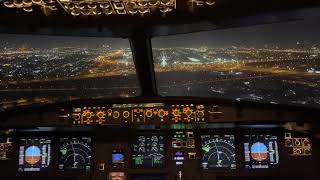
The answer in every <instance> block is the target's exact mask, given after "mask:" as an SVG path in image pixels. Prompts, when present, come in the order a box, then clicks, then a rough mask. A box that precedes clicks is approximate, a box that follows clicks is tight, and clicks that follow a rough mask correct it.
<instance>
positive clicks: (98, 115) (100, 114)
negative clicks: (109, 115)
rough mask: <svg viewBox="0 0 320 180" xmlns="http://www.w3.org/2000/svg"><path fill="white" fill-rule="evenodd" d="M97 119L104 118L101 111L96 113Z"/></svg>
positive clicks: (104, 115)
mask: <svg viewBox="0 0 320 180" xmlns="http://www.w3.org/2000/svg"><path fill="white" fill-rule="evenodd" d="M97 117H98V118H99V119H104V118H105V117H106V113H104V112H103V111H98V112H97Z"/></svg>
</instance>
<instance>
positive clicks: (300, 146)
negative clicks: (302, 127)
mask: <svg viewBox="0 0 320 180" xmlns="http://www.w3.org/2000/svg"><path fill="white" fill-rule="evenodd" d="M284 146H285V147H286V148H287V149H289V155H291V156H311V155H312V153H311V152H312V144H311V140H310V139H309V138H308V137H298V136H295V135H293V134H292V133H290V132H288V133H285V139H284Z"/></svg>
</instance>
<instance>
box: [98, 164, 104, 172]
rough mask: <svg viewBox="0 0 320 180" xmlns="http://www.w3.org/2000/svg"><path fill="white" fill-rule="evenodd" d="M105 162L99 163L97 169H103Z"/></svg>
mask: <svg viewBox="0 0 320 180" xmlns="http://www.w3.org/2000/svg"><path fill="white" fill-rule="evenodd" d="M104 169H105V163H99V171H104Z"/></svg>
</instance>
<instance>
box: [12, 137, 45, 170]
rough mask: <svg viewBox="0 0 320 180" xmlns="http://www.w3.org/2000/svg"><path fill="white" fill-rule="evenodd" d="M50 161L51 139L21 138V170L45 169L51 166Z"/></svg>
mask: <svg viewBox="0 0 320 180" xmlns="http://www.w3.org/2000/svg"><path fill="white" fill-rule="evenodd" d="M50 161H51V140H50V139H46V138H35V139H21V142H20V147H19V169H18V171H19V172H28V171H42V170H45V169H47V168H48V167H49V165H50Z"/></svg>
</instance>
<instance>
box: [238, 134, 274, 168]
mask: <svg viewBox="0 0 320 180" xmlns="http://www.w3.org/2000/svg"><path fill="white" fill-rule="evenodd" d="M244 153H245V167H246V168H247V169H266V168H270V167H271V166H274V165H277V164H278V163H279V152H278V143H277V137H276V136H272V135H262V134H260V135H259V134H256V135H245V143H244Z"/></svg>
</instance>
